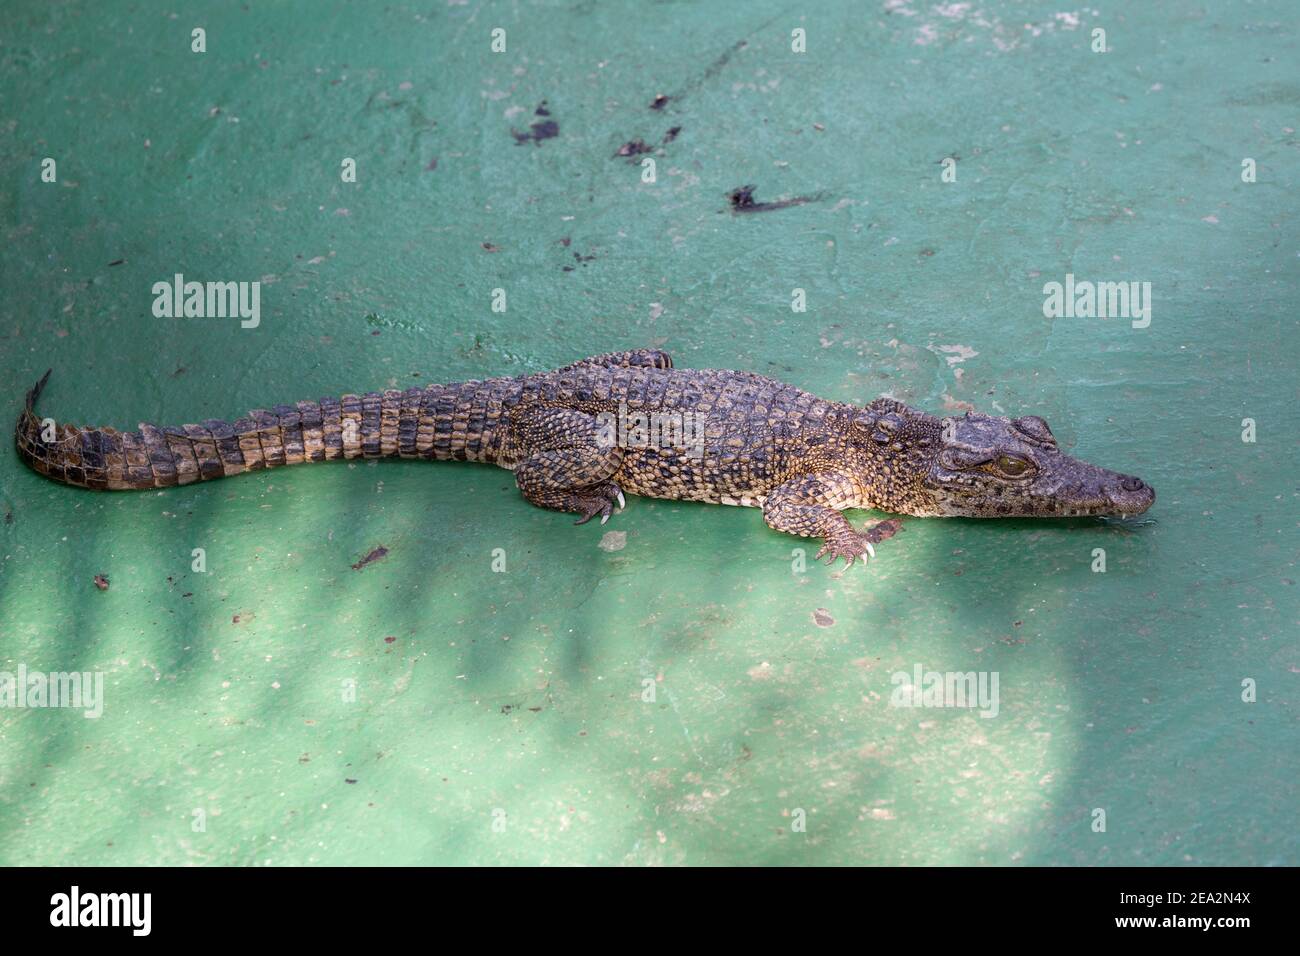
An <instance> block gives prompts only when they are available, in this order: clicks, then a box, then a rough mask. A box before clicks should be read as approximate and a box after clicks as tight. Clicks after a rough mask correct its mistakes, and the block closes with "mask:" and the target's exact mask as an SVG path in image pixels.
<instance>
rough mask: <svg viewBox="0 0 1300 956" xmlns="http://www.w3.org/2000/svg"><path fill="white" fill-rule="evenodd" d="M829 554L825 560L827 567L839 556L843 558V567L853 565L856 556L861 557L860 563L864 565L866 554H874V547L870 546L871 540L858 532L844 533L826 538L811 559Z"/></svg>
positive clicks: (873, 555)
mask: <svg viewBox="0 0 1300 956" xmlns="http://www.w3.org/2000/svg"><path fill="white" fill-rule="evenodd" d="M824 554H829V555H830V560H829V561H827V562H826V565H827V567H829V566H831V565H833V564H834V563H835V562H836V561H838V560H839V559H840V558H843V559H844V567H845V568H851V567H853V562H854V560H856V559H857V558H862V565H863V567H866V564H867V558H866V556H867V555H870V556H871V557H873V558H874V557H875V556H876V549H875V548H873V547H872V546H871V542H870V541H868V540H867V539H866V538H865V537H863V536H862V535H860V534H846V535H844V536H842V537H836V538H835V539H834V540H831V539H827V540H826V543H825V544H823V545H822V547H821V550H820V551H818V552H817V553H816V554H815V555H814V556H813V560H818V559H820V558H821V556H822V555H824Z"/></svg>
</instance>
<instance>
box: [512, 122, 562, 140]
mask: <svg viewBox="0 0 1300 956" xmlns="http://www.w3.org/2000/svg"><path fill="white" fill-rule="evenodd" d="M510 135H511V136H513V137H514V138H515V145H516V146H522V145H523V144H524V143H536V144H537V145H538V146H540V145H542V140H544V139H554V138H555V137H556V136H559V135H560V124H559V123H557V122H555V120H549V119H548V120H542V121H541V122H540V123H533V124H532V125H531V126H529V127H528V132H526V133H521V132H519V131H518V130H515V129H511V130H510Z"/></svg>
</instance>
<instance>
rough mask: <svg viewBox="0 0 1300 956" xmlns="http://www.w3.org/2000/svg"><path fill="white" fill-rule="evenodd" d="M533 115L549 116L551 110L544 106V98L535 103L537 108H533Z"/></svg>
mask: <svg viewBox="0 0 1300 956" xmlns="http://www.w3.org/2000/svg"><path fill="white" fill-rule="evenodd" d="M533 115H534V116H550V115H551V111H550V110H548V109H547V108H546V100H542V101H541V102H540V103H538V104H537V109H535V110H533Z"/></svg>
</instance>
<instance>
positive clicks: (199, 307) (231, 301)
mask: <svg viewBox="0 0 1300 956" xmlns="http://www.w3.org/2000/svg"><path fill="white" fill-rule="evenodd" d="M152 292H153V295H154V300H153V314H154V316H155V317H156V318H159V319H180V318H186V319H225V318H235V317H238V318H239V319H240V320H241V321H240V323H239V325H240V327H241V328H245V329H255V328H257V326H258V325H259V324H260V323H261V321H262V283H260V282H186V281H185V276H183V275H182V274H181V273H179V272H178V273H176V275H175V276H173V277H172V281H170V282H167V281H165V280H164V281H161V282H155V283H154V284H153V289H152Z"/></svg>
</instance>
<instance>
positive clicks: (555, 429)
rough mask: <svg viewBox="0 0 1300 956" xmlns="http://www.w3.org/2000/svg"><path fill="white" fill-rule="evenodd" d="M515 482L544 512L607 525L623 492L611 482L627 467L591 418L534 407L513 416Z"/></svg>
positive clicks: (558, 409) (511, 428) (620, 504)
mask: <svg viewBox="0 0 1300 956" xmlns="http://www.w3.org/2000/svg"><path fill="white" fill-rule="evenodd" d="M509 429H510V435H509V443H510V445H511V452H512V455H511V456H512V457H515V458H516V459H519V458H522V460H521V461H520V463H519V464H518V465H517V466H515V469H514V471H515V483H516V484H517V485H518V486H519V490H520V492H522V493H523V496H524V497H525V498H526V499H528V500H529V501H531V502H532V503H533V504H535V505H538V506H539V507H542V508H553V509H554V510H556V511H569V512H574V513H576V514H580V515H582V517H581V518H580V519H579V520H578V521H577V524H585V523H586V522H588V521H590V520H591V519H592V518H594V517H595V516H596V515H600V523H601V524H604V523H605V522H606V521H608V520H609V516H610V515H611V514H612V513H613V510H614V503H615V502H617V503H618V506H619V507H620V508H622V507H623V506H624V504H625V502H624V498H623V492H622V490H621V489H620V488H619V487H618V485H617V484H615V483H614V482H613V481H612V480H611V478H612V477H613V475H614V473H615V472H616V471H618V468H619V466H620V465H621V464H622V463H623V449H621V448H619V447H618V446H617V445H615V444H613V443H611V442H610V441H609V436H608V435H607V434H605V433H604V432H602V430H601V428H600V426H599V424H598V423H597V421H596V419H595V417H594V416H592V415H588V414H585V413H584V412H579V411H575V410H573V409H568V408H543V407H541V406H533V407H528V408H522V409H515V410H514V411H513V412H511V415H510V425H509Z"/></svg>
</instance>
